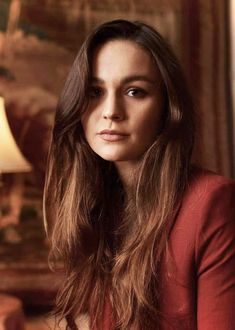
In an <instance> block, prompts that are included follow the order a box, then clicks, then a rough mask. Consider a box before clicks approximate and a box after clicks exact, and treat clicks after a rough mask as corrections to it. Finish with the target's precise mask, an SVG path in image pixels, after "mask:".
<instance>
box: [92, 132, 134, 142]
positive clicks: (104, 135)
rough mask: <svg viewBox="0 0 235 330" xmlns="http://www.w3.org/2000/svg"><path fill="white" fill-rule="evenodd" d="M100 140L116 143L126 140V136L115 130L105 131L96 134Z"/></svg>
mask: <svg viewBox="0 0 235 330" xmlns="http://www.w3.org/2000/svg"><path fill="white" fill-rule="evenodd" d="M98 135H99V136H100V138H101V139H102V140H104V141H109V142H116V141H121V140H124V139H126V138H127V136H128V135H127V134H125V133H122V132H119V131H115V130H108V129H105V130H103V131H100V132H99V133H98Z"/></svg>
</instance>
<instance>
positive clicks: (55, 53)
mask: <svg viewBox="0 0 235 330" xmlns="http://www.w3.org/2000/svg"><path fill="white" fill-rule="evenodd" d="M234 2H235V1H234V0H119V1H115V0H40V1H39V0H0V97H1V98H0V174H1V187H0V209H1V212H0V279H1V280H0V311H1V310H3V307H2V306H3V305H4V304H5V305H4V306H7V307H4V308H5V316H4V318H3V319H2V321H1V317H0V324H1V322H5V323H4V324H7V322H10V321H9V319H10V318H11V320H13V321H11V322H13V324H15V325H14V326H13V328H10V329H13V330H14V327H15V329H17V330H18V329H20V326H22V324H23V323H24V317H25V315H26V316H27V323H26V327H27V329H44V328H43V326H45V325H42V324H41V323H40V325H39V323H37V322H39V321H38V319H37V318H36V319H35V318H34V316H35V315H37V314H38V313H44V312H47V311H49V310H50V308H51V305H52V301H53V299H54V296H55V292H56V288H57V287H58V285H59V283H60V278H59V276H58V275H57V276H55V275H54V274H52V273H51V272H50V271H49V269H48V266H47V255H48V243H47V241H46V239H45V235H44V232H43V225H42V191H43V184H44V174H45V166H46V157H47V151H48V146H49V141H50V131H51V127H52V124H53V118H54V112H55V108H56V103H57V99H58V96H59V94H60V91H61V89H62V87H63V84H64V82H65V78H66V75H67V73H68V70H69V68H70V66H71V64H72V62H73V59H74V58H75V55H76V53H77V50H78V49H79V47H80V45H81V43H82V41H83V40H84V38H85V36H86V35H87V33H88V32H89V31H90V30H91V29H92V28H93V27H95V26H96V25H98V24H100V23H101V22H104V21H107V20H111V19H117V18H127V19H131V20H141V21H144V22H146V23H148V24H151V25H152V26H154V27H155V28H156V29H157V30H158V31H159V32H160V33H161V34H162V35H163V36H164V37H166V38H167V39H168V41H169V42H170V44H171V45H172V47H173V49H174V50H175V53H176V54H177V56H178V58H179V60H180V61H181V64H182V67H183V69H184V72H185V75H186V78H187V80H188V84H189V87H190V90H191V93H192V95H193V98H194V103H195V111H196V119H197V141H196V146H195V150H194V156H193V159H194V162H196V163H197V164H199V165H201V166H203V167H206V168H209V169H210V170H213V171H216V172H219V173H220V174H223V175H226V176H228V177H232V178H234V177H235V161H234V155H235V154H234V150H235V149H234V144H235V131H234V103H235V102H234V100H235V64H234V58H235V57H234V56H235V46H234V44H235V3H234ZM1 113H2V115H1ZM6 136H7V137H6ZM6 141H7V143H5V142H6ZM1 297H2V298H1ZM4 297H5V298H4ZM10 298H15V300H14V303H13V302H12V301H10V300H6V299H10ZM4 299H5V300H4ZM6 302H7V303H6ZM9 306H10V307H9ZM7 313H8V314H7ZM9 315H10V316H9ZM14 322H16V323H14ZM17 322H18V323H17ZM16 324H17V325H16ZM0 327H1V326H0ZM5 327H6V329H8V328H7V326H6V325H5Z"/></svg>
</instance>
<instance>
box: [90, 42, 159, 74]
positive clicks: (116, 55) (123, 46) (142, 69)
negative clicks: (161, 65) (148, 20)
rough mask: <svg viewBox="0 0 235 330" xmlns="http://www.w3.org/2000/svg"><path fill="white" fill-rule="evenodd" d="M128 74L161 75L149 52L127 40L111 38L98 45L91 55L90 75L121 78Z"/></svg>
mask: <svg viewBox="0 0 235 330" xmlns="http://www.w3.org/2000/svg"><path fill="white" fill-rule="evenodd" d="M128 75H147V76H148V77H149V78H150V79H153V80H155V79H156V80H159V79H160V77H161V75H160V72H159V69H158V67H157V65H156V63H155V61H154V59H153V58H152V56H151V54H150V53H149V52H148V51H147V50H145V49H144V48H143V47H141V46H140V45H138V44H137V43H135V42H133V41H129V40H112V41H108V42H107V43H105V44H104V45H101V46H99V47H98V48H97V49H96V50H95V51H94V54H93V57H92V76H93V77H94V76H95V77H97V78H101V79H105V80H106V79H111V78H114V77H115V78H116V79H119V78H120V79H121V78H122V77H123V76H128Z"/></svg>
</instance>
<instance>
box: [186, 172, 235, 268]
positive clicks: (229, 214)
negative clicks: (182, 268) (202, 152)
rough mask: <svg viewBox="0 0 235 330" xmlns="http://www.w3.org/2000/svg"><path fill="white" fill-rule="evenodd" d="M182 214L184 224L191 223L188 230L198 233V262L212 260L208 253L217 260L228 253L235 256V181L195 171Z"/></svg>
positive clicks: (196, 242) (196, 240) (211, 173)
mask: <svg viewBox="0 0 235 330" xmlns="http://www.w3.org/2000/svg"><path fill="white" fill-rule="evenodd" d="M182 214H184V216H183V218H184V220H185V219H186V218H187V219H190V220H189V221H191V223H190V224H189V225H188V229H191V230H193V233H194V247H195V257H196V260H197V261H198V262H200V260H201V259H202V257H203V258H205V256H208V255H207V252H208V251H209V252H210V253H211V255H213V256H214V257H219V254H220V253H225V251H227V252H226V253H230V252H231V251H233V253H234V251H235V181H234V180H231V179H228V178H225V177H223V176H220V175H217V174H215V173H213V172H210V171H207V170H201V169H193V171H192V173H191V178H190V181H189V186H188V189H187V190H186V193H185V197H184V199H183V203H182ZM185 221H186V222H187V220H185ZM231 247H233V249H231ZM209 252H208V253H209ZM204 265H205V264H204Z"/></svg>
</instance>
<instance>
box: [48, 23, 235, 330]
mask: <svg viewBox="0 0 235 330" xmlns="http://www.w3.org/2000/svg"><path fill="white" fill-rule="evenodd" d="M192 113H193V110H192V104H191V101H190V97H189V94H188V91H187V88H186V85H185V82H184V78H183V75H182V72H181V69H180V66H179V64H178V62H177V60H176V58H175V56H174V55H173V53H172V51H171V49H170V48H169V46H168V45H167V44H166V42H165V41H164V40H163V38H162V37H161V36H160V35H159V34H158V33H157V32H156V31H155V30H154V29H152V28H151V27H150V26H148V25H146V24H143V23H139V22H134V23H133V22H129V21H124V20H116V21H112V22H108V23H105V24H103V25H101V26H99V27H98V28H97V29H96V30H94V31H93V32H92V33H91V34H90V35H89V36H88V38H87V39H86V41H85V42H84V44H83V45H82V47H81V49H80V51H79V53H78V55H77V58H76V59H75V62H74V64H73V67H72V69H71V71H70V73H69V76H68V79H67V82H66V84H65V87H64V90H63V93H62V95H61V98H60V101H59V104H58V109H57V112H56V117H55V126H54V130H53V138H52V144H51V149H50V154H49V164H48V173H47V180H46V187H45V211H46V223H47V224H49V228H48V232H49V235H51V244H52V247H51V257H52V260H53V261H54V262H55V261H57V260H62V262H63V267H64V271H65V275H66V276H65V280H64V285H63V286H62V287H61V289H60V291H59V293H58V297H57V302H56V314H57V315H59V316H60V318H64V317H65V318H66V320H67V323H68V328H70V329H76V328H78V326H76V324H75V319H76V318H77V317H78V316H79V315H82V314H88V315H89V316H90V328H91V329H102V330H105V329H106V330H108V329H139V330H144V329H148V330H150V329H174V330H177V329H179V330H183V329H190V330H192V329H201V330H202V329H203V330H210V329H218V330H223V329H224V330H228V329H235V318H234V317H233V315H232V314H233V312H232V311H233V306H235V272H234V269H235V215H234V207H233V205H234V204H233V203H234V201H235V195H234V193H235V185H234V182H232V181H230V180H228V179H225V178H223V177H220V176H217V175H215V174H213V173H210V172H207V171H202V170H199V169H196V168H194V167H192V166H190V156H191V151H192V147H193V135H194V125H193V115H192Z"/></svg>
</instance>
